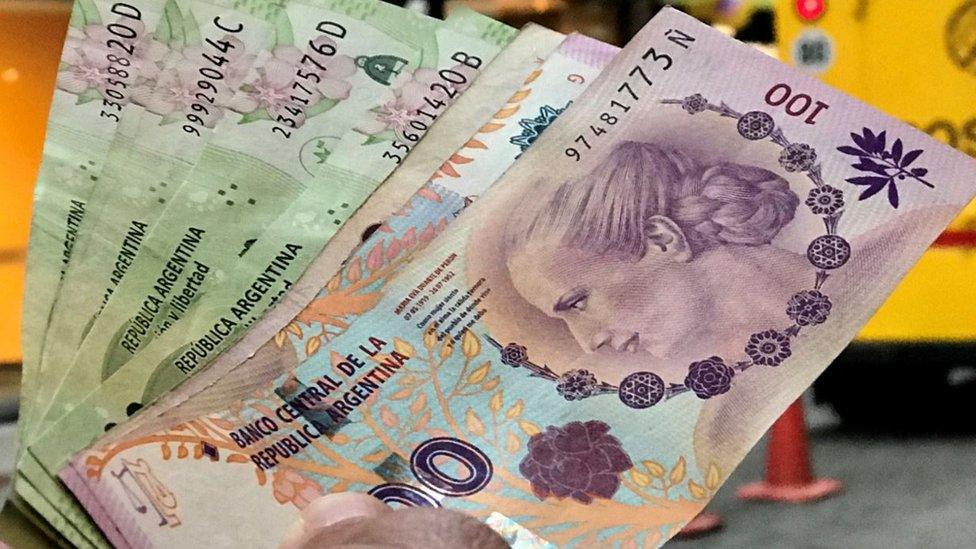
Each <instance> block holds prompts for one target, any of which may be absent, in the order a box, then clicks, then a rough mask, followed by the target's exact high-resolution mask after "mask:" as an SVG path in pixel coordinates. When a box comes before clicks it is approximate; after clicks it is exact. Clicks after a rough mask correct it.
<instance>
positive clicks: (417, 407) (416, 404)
mask: <svg viewBox="0 0 976 549" xmlns="http://www.w3.org/2000/svg"><path fill="white" fill-rule="evenodd" d="M426 406H427V393H420V394H419V395H417V398H416V399H414V401H413V403H412V404H411V405H410V413H411V414H416V413H417V412H419V411H421V410H423V409H424V408H425V407H426Z"/></svg>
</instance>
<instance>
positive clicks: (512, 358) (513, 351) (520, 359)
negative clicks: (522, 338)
mask: <svg viewBox="0 0 976 549" xmlns="http://www.w3.org/2000/svg"><path fill="white" fill-rule="evenodd" d="M528 360H529V352H528V350H526V348H525V347H524V346H522V345H519V344H518V343H509V344H508V345H506V346H505V348H504V349H502V364H508V365H509V366H521V365H522V364H524V363H526V362H528Z"/></svg>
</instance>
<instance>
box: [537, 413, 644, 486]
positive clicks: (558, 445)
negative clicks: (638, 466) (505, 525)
mask: <svg viewBox="0 0 976 549" xmlns="http://www.w3.org/2000/svg"><path fill="white" fill-rule="evenodd" d="M609 431H610V426H609V425H607V424H606V423H604V422H602V421H587V422H585V423H584V422H581V421H572V422H570V423H567V424H566V425H564V426H562V427H555V426H552V425H550V426H549V427H547V428H546V430H545V431H543V432H541V433H538V434H536V435H533V436H532V438H530V439H529V444H528V450H529V451H528V454H526V456H525V457H524V458H523V459H522V462H521V463H519V472H521V473H522V476H524V477H525V478H526V479H528V480H529V482H530V483H531V485H532V492H533V493H534V494H535V495H536V497H538V498H539V499H541V500H544V499H546V498H548V497H550V496H553V497H556V498H557V499H563V498H567V497H570V498H573V499H575V500H576V501H578V502H580V503H584V504H588V503H592V501H593V498H604V499H610V498H612V497H613V495H614V494H615V493H616V492H617V489H618V488H619V487H620V473H622V472H624V471H626V470H628V469H630V468H631V467H633V466H634V464H633V462H632V461H631V459H630V457H629V456H628V455H627V453H626V452H624V449H623V447H622V446H621V444H620V441H619V440H617V437H615V436H613V435H611V434H609Z"/></svg>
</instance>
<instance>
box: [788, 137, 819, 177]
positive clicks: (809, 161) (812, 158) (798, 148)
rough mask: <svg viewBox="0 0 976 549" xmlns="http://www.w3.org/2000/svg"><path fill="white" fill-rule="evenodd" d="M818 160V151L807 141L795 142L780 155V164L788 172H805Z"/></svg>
mask: <svg viewBox="0 0 976 549" xmlns="http://www.w3.org/2000/svg"><path fill="white" fill-rule="evenodd" d="M816 162H817V151H815V150H814V149H813V147H811V146H810V145H807V144H806V143H793V144H792V145H790V146H788V147H786V148H785V149H783V152H781V153H780V155H779V165H780V166H783V169H784V170H786V171H788V172H805V171H807V170H809V169H810V168H812V167H813V165H814V164H816Z"/></svg>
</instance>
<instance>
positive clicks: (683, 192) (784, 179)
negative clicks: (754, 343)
mask: <svg viewBox="0 0 976 549" xmlns="http://www.w3.org/2000/svg"><path fill="white" fill-rule="evenodd" d="M678 111H679V112H678V113H676V114H677V115H678V116H681V115H683V114H684V113H682V112H680V109H678ZM655 118H656V119H657V120H655V121H653V122H649V123H648V124H647V125H646V126H643V127H640V128H630V129H628V130H627V131H629V132H630V133H629V135H628V139H627V140H624V141H622V142H620V143H619V144H617V145H616V146H614V147H613V148H612V149H610V150H609V151H607V152H605V153H604V154H603V157H602V158H599V159H594V161H593V162H592V163H591V164H590V168H589V169H586V170H580V171H579V173H576V174H572V175H571V176H569V177H563V178H562V180H559V179H557V178H552V179H553V180H550V181H540V182H539V183H538V185H536V186H535V187H534V188H533V192H532V196H528V197H527V196H521V197H514V196H504V197H503V196H497V195H496V196H494V197H490V198H488V199H486V200H485V201H484V202H489V203H490V204H491V206H493V207H494V210H495V211H494V213H493V214H489V213H488V212H485V211H484V210H483V211H482V212H480V213H481V214H482V215H483V216H484V217H483V218H482V219H480V220H479V221H482V222H483V223H484V225H485V226H483V227H482V230H479V231H476V232H475V233H473V235H472V238H471V239H470V240H469V241H468V243H467V245H468V247H469V252H471V251H473V252H474V253H469V255H468V258H469V264H468V269H469V278H470V279H477V278H479V277H484V278H485V279H486V281H487V284H488V285H489V286H490V287H491V288H492V294H491V296H490V299H489V300H488V303H487V314H486V315H485V317H484V322H485V323H486V325H487V327H488V329H489V330H490V331H491V333H492V335H493V337H495V338H496V340H498V341H499V342H502V344H504V343H508V342H512V341H514V342H518V344H520V345H522V346H524V347H525V348H526V349H527V353H528V356H529V357H530V358H531V360H532V361H533V362H535V363H537V364H544V365H545V366H546V367H548V368H550V369H551V370H552V371H553V372H554V374H555V375H557V376H559V375H562V374H564V373H566V372H571V371H574V370H580V369H585V370H587V371H588V372H589V373H592V374H593V375H594V376H595V377H596V378H597V380H598V381H599V382H602V383H608V384H611V385H619V384H621V382H622V381H624V380H625V378H626V377H627V376H628V375H630V374H633V373H635V372H653V373H654V374H657V375H658V376H660V377H661V378H662V379H663V380H665V382H666V383H668V382H673V383H681V382H682V381H684V380H685V376H686V375H687V374H688V372H689V365H690V364H692V363H694V362H696V361H702V360H704V359H707V358H708V357H722V359H724V360H726V361H729V362H730V363H731V361H737V360H747V361H748V360H750V358H752V359H755V357H750V356H747V355H748V350H747V349H746V347H747V344H748V343H749V341H750V336H752V335H755V334H762V333H763V332H765V331H775V330H776V329H778V330H780V332H776V333H777V334H779V333H781V330H782V329H783V328H784V327H785V324H786V323H788V322H789V319H788V318H787V317H788V314H787V304H788V303H790V302H791V299H793V297H794V296H796V295H797V294H798V293H799V292H802V291H807V290H810V289H812V288H813V287H814V271H815V269H814V268H813V266H812V265H811V262H810V260H809V258H808V255H807V251H808V246H809V244H810V242H811V240H813V239H815V238H817V237H818V235H821V234H823V233H824V225H823V221H822V219H821V218H820V217H818V216H817V215H812V214H811V211H810V208H809V207H808V205H805V204H804V202H805V201H806V200H807V199H808V195H809V193H810V191H811V189H813V188H814V184H813V183H812V182H811V181H810V179H808V178H807V177H806V175H805V174H802V173H797V172H796V171H791V170H787V169H786V168H785V167H784V165H783V163H781V162H780V153H781V151H782V148H781V147H780V146H778V145H776V144H775V143H772V142H770V141H749V140H745V139H743V138H742V137H741V136H739V135H738V134H737V131H736V124H735V121H734V120H731V121H730V120H728V119H723V118H719V117H712V118H704V117H697V118H692V120H690V121H689V120H688V118H687V117H686V118H682V119H681V124H680V125H678V124H673V125H671V124H667V122H669V121H671V120H673V118H672V117H671V114H670V113H667V114H663V115H662V114H658V116H656V117H655ZM838 186H839V185H838ZM502 189H504V187H502ZM516 202H517V204H515V203H516ZM501 212H504V215H501ZM909 217H910V218H912V219H915V218H917V220H918V221H921V220H922V219H923V218H924V217H926V214H925V213H923V211H922V210H920V211H919V212H918V213H917V214H909ZM903 221H904V219H903ZM913 224H914V223H913ZM492 225H494V227H491V226H492ZM490 228H493V229H496V230H497V233H495V234H496V236H493V237H491V238H487V239H486V238H485V235H486V234H489V231H490ZM904 237H905V235H895V236H893V235H892V234H891V232H890V228H887V227H880V228H878V229H876V230H874V231H870V232H868V233H863V234H860V235H851V241H850V242H851V248H852V249H853V251H854V252H855V253H853V254H851V257H850V261H851V262H852V263H861V262H868V263H871V262H881V261H884V253H883V249H882V247H880V246H879V245H878V244H877V243H879V242H883V241H885V240H886V239H887V240H888V241H891V240H892V239H894V240H900V239H902V238H904ZM472 248H475V249H474V250H472ZM854 288H855V285H852V284H851V281H849V280H848V277H847V275H846V274H845V270H844V269H838V270H835V271H832V272H831V273H830V276H829V278H828V279H827V281H826V282H825V283H824V285H823V291H824V294H825V295H829V299H830V300H831V302H832V303H831V305H832V306H833V307H834V311H833V313H832V314H844V310H845V309H846V306H847V304H848V303H849V302H850V301H851V300H852V299H855V295H854V294H855V293H856V292H855V291H854ZM780 324H782V325H783V326H780ZM815 329H817V330H819V331H820V332H830V331H832V329H833V328H832V327H831V326H830V323H829V322H826V323H823V324H822V325H818V326H816V327H815ZM799 338H804V334H801V335H800V336H799ZM802 345H803V343H802V342H801V341H799V340H797V341H796V345H795V346H794V349H793V352H794V353H796V352H799V351H801V350H803V349H802V347H801V346H802ZM776 351H777V352H778V350H776ZM774 358H775V357H774ZM790 360H792V361H794V362H795V361H797V360H803V359H801V358H800V357H798V356H793V357H792V358H791V359H790ZM774 362H775V363H769V365H771V366H774V367H769V368H761V369H758V370H757V371H755V372H749V373H748V374H744V375H741V376H736V379H735V382H734V385H735V387H734V388H733V390H727V392H723V393H722V394H721V395H716V396H717V398H711V399H707V400H700V399H696V398H694V397H693V396H691V397H690V398H689V399H682V398H679V399H678V400H681V401H682V402H683V404H681V406H682V407H684V406H692V407H693V408H686V409H687V410H689V411H691V410H692V409H698V408H697V407H698V406H699V405H702V406H703V408H702V409H701V411H700V416H699V417H700V420H699V422H698V424H697V427H696V430H697V431H699V432H700V434H701V435H702V436H701V437H699V436H696V441H701V442H703V443H704V446H705V447H707V448H708V450H707V453H709V454H711V453H713V451H714V450H715V449H714V448H711V446H710V445H711V443H712V442H714V441H715V440H717V439H716V438H713V437H711V436H709V434H708V433H710V432H719V431H721V429H723V428H729V427H730V425H731V424H732V423H735V422H736V421H737V420H736V417H740V416H738V415H737V414H742V413H747V414H749V413H752V412H751V410H756V409H757V407H756V402H755V401H756V400H759V401H761V400H763V399H762V398H761V397H760V396H759V395H761V394H766V393H768V392H769V391H770V389H771V387H775V386H776V385H777V384H779V383H790V377H791V376H795V371H794V373H792V374H791V371H790V370H791V369H790V368H789V365H790V363H791V362H790V361H786V360H782V361H774ZM781 364H782V366H781ZM740 377H741V379H739V378H740ZM793 381H794V382H795V379H794V380H793ZM811 381H812V380H811ZM749 401H752V404H751V407H750V406H742V404H743V403H744V402H749ZM608 402H610V401H609V400H608ZM676 404H677V403H671V402H668V403H666V404H665V403H662V404H660V405H659V406H665V407H671V406H674V405H676ZM683 409H685V408H683ZM650 412H651V411H650V410H648V413H650ZM696 413H699V412H696ZM755 413H760V414H761V413H762V412H761V411H758V412H755ZM740 419H741V417H740ZM739 450H740V449H739V448H726V449H723V450H722V452H719V453H725V454H726V455H737V454H738V453H739ZM743 451H744V449H743Z"/></svg>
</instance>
